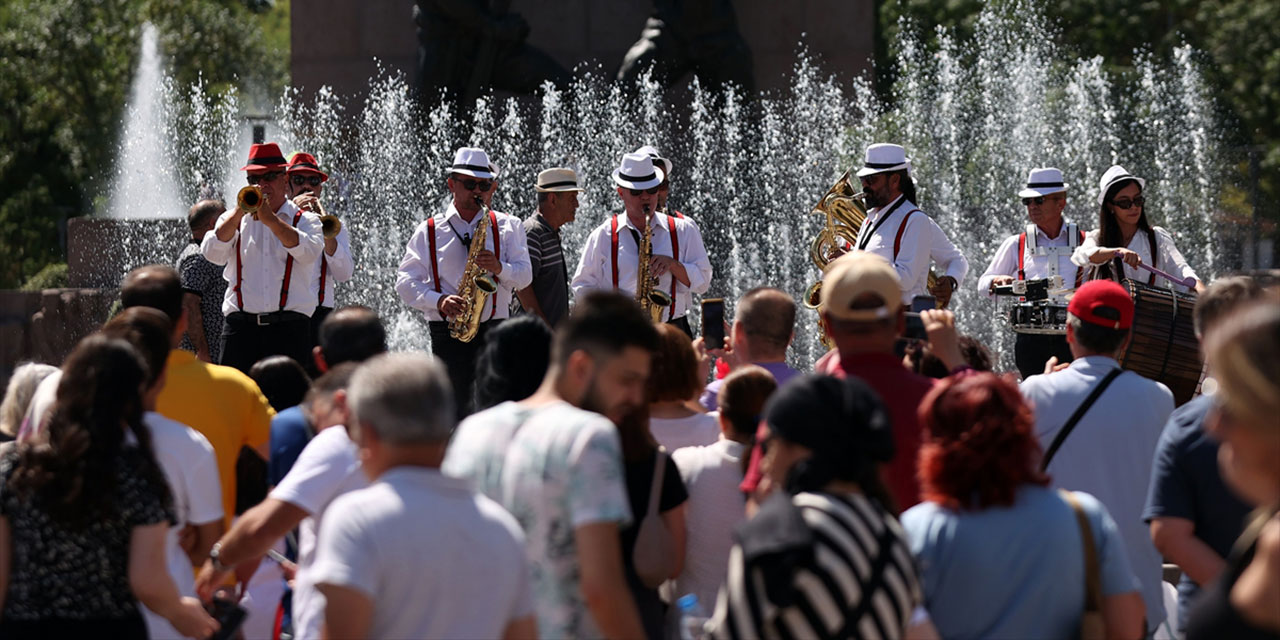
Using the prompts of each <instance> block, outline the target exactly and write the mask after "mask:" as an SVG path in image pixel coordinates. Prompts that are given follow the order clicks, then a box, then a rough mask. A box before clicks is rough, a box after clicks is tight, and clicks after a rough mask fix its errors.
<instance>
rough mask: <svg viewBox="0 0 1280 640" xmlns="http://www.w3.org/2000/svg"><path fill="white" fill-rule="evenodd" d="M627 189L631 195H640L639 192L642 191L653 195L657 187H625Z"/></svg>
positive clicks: (656, 191)
mask: <svg viewBox="0 0 1280 640" xmlns="http://www.w3.org/2000/svg"><path fill="white" fill-rule="evenodd" d="M627 191H630V192H631V195H633V196H638V195H640V194H642V193H647V194H649V195H654V194H656V193H658V187H653V188H651V189H627Z"/></svg>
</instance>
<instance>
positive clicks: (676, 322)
mask: <svg viewBox="0 0 1280 640" xmlns="http://www.w3.org/2000/svg"><path fill="white" fill-rule="evenodd" d="M667 324H669V325H671V326H673V327H675V328H677V329H679V330H681V331H683V332H685V335H688V336H689V339H690V340H693V339H695V338H696V337H697V336H694V335H693V328H692V327H690V326H689V316H687V315H686V316H680V317H679V318H672V319H670V320H668V321H667Z"/></svg>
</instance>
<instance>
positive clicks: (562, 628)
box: [442, 292, 658, 638]
mask: <svg viewBox="0 0 1280 640" xmlns="http://www.w3.org/2000/svg"><path fill="white" fill-rule="evenodd" d="M657 340H658V338H657V333H656V331H655V330H654V328H653V325H652V324H651V323H650V321H649V319H648V318H646V317H645V315H644V313H643V312H641V310H640V307H639V305H637V304H636V302H635V301H634V300H632V299H631V298H629V297H627V296H624V295H621V294H618V293H614V292H595V293H590V294H587V295H585V296H584V297H583V298H582V299H580V300H579V301H578V304H577V306H576V307H575V308H574V311H573V313H572V314H571V315H570V316H569V318H568V319H567V320H566V321H565V322H564V323H563V324H562V325H561V326H560V328H559V329H558V330H557V332H556V336H555V339H554V341H553V342H552V347H551V367H550V369H549V370H548V371H547V376H546V378H545V379H544V380H543V383H542V386H541V387H540V388H539V389H538V391H537V392H535V393H534V394H533V395H532V396H530V397H529V398H527V399H525V400H522V401H520V402H507V403H503V404H500V405H498V406H496V407H493V408H492V409H489V410H487V411H482V412H480V413H477V414H475V415H473V416H471V417H469V418H467V419H466V420H465V421H463V423H462V424H461V425H459V426H458V430H457V431H456V432H455V433H454V436H453V441H452V442H451V443H450V445H449V450H448V452H447V453H446V454H445V460H444V465H443V467H442V470H443V471H444V473H445V474H446V475H451V476H455V477H461V478H465V479H468V480H469V481H470V482H471V483H472V486H473V487H474V488H476V489H477V490H479V491H480V492H481V493H484V494H485V495H487V496H489V497H490V498H493V499H494V500H497V501H498V502H499V503H501V504H502V505H503V506H504V507H506V509H507V510H508V511H510V512H511V514H512V515H514V516H515V517H516V520H518V521H519V522H520V526H521V527H522V528H523V529H524V531H525V536H526V548H525V557H526V558H527V560H528V562H529V565H530V568H531V569H532V575H533V598H534V609H535V611H536V613H537V616H538V635H539V636H541V637H544V638H562V637H582V638H585V637H592V638H594V637H600V636H604V637H608V638H635V637H641V636H642V635H643V631H642V629H641V626H640V619H639V615H638V614H637V612H636V608H635V605H634V603H633V601H632V599H631V593H630V591H629V590H628V588H627V583H626V579H625V578H624V574H623V565H622V556H621V551H620V542H619V537H618V532H619V530H620V529H622V528H623V527H625V526H626V525H627V524H628V523H629V522H630V521H631V518H632V514H631V509H630V507H629V506H628V500H627V490H626V486H625V484H624V479H623V470H622V447H621V443H620V441H619V438H618V431H617V429H616V428H615V426H614V424H615V423H617V422H619V421H621V420H622V419H623V417H624V416H626V415H627V414H628V413H629V412H631V411H632V410H634V409H636V408H638V407H640V406H642V405H643V404H644V402H645V381H646V380H647V379H648V377H649V365H650V357H651V354H652V352H653V351H654V349H655V348H656V347H657Z"/></svg>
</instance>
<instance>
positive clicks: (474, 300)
mask: <svg viewBox="0 0 1280 640" xmlns="http://www.w3.org/2000/svg"><path fill="white" fill-rule="evenodd" d="M476 204H478V205H480V214H479V215H480V224H478V225H476V234H475V235H474V236H471V247H470V248H469V249H468V250H467V266H466V267H465V268H464V269H463V271H462V279H461V280H459V281H458V296H459V297H460V298H462V313H460V314H458V315H456V316H453V317H452V318H449V335H450V336H451V337H453V339H455V340H457V341H459V342H471V341H472V340H474V339H475V337H476V333H477V332H478V331H479V330H480V315H481V314H480V312H481V311H483V310H484V303H485V300H487V299H488V298H489V296H490V295H491V294H492V293H493V292H495V291H497V290H498V281H497V280H496V279H494V277H493V274H491V273H488V272H486V271H485V270H484V269H482V268H481V267H480V265H478V264H476V254H477V253H479V252H481V251H484V238H485V235H486V233H487V230H488V228H487V227H486V226H485V218H488V217H489V207H488V206H487V205H485V203H484V201H483V200H481V199H480V197H479V196H476ZM493 241H494V242H495V243H496V242H498V238H494V239H493Z"/></svg>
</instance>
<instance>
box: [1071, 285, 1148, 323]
mask: <svg viewBox="0 0 1280 640" xmlns="http://www.w3.org/2000/svg"><path fill="white" fill-rule="evenodd" d="M1067 311H1068V312H1070V313H1071V315H1073V316H1075V317H1077V318H1080V320H1082V321H1084V322H1088V323H1089V324H1094V325H1098V326H1099V327H1106V328H1108V329H1128V328H1129V327H1130V326H1132V325H1133V298H1130V297H1129V292H1128V291H1126V290H1125V288H1124V287H1122V286H1120V285H1119V284H1116V283H1115V282H1113V281H1111V280H1090V281H1089V282H1086V283H1084V285H1083V286H1081V287H1080V288H1079V289H1077V290H1076V293H1075V295H1074V296H1071V302H1069V303H1067Z"/></svg>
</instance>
